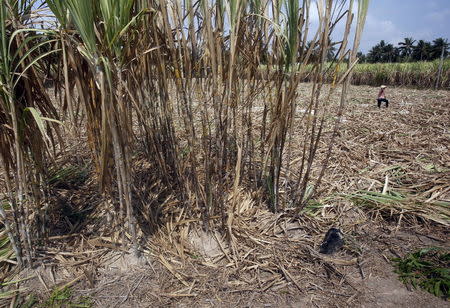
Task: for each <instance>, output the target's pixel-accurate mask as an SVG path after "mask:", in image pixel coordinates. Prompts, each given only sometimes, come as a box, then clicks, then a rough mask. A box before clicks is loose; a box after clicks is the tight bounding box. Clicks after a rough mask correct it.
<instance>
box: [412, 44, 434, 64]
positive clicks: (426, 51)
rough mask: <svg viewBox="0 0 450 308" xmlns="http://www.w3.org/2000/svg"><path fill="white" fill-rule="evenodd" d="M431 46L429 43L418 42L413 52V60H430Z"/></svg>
mask: <svg viewBox="0 0 450 308" xmlns="http://www.w3.org/2000/svg"><path fill="white" fill-rule="evenodd" d="M431 51H432V46H431V43H430V42H425V41H424V40H420V41H418V42H417V45H416V47H415V48H414V50H413V54H412V55H413V59H414V60H416V61H426V60H429V59H430V58H431Z"/></svg>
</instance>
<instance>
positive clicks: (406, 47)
mask: <svg viewBox="0 0 450 308" xmlns="http://www.w3.org/2000/svg"><path fill="white" fill-rule="evenodd" d="M415 42H416V40H414V39H413V38H412V37H405V38H404V40H403V42H398V45H400V47H399V50H400V55H401V56H402V58H403V59H404V60H405V61H408V62H409V61H411V54H412V52H413V50H414V47H415V46H414V43H415Z"/></svg>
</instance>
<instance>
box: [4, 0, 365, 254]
mask: <svg viewBox="0 0 450 308" xmlns="http://www.w3.org/2000/svg"><path fill="white" fill-rule="evenodd" d="M4 1H5V0H3V2H4ZM46 3H47V4H48V5H49V7H50V9H51V10H52V11H53V13H54V15H55V17H56V18H57V19H58V20H59V24H58V29H57V31H55V33H54V34H52V35H53V36H49V37H48V39H49V40H52V39H54V40H57V41H58V44H60V45H61V48H62V51H61V52H62V57H60V58H59V60H60V61H62V62H60V66H61V67H63V71H64V74H62V75H58V78H59V83H58V85H60V86H61V89H62V90H63V91H64V92H65V97H66V99H67V102H68V103H67V106H68V108H69V109H70V108H72V109H73V110H71V111H69V115H70V116H69V120H68V121H69V122H71V123H69V124H70V125H67V127H68V129H69V130H74V131H75V130H76V126H77V123H84V124H85V126H86V134H87V135H88V139H87V140H88V145H89V147H90V149H91V151H92V156H93V158H94V161H95V163H96V166H97V167H96V172H97V174H98V176H99V177H98V179H99V185H100V188H101V191H102V192H103V196H104V199H105V201H106V200H108V201H110V202H105V203H104V206H106V207H109V210H110V212H112V213H113V216H114V217H113V218H114V219H113V221H114V224H113V226H114V227H113V228H112V229H113V231H118V232H120V233H121V235H122V240H123V241H122V242H123V244H124V245H126V244H127V240H126V239H127V238H128V235H130V238H131V243H132V244H133V247H134V251H135V252H136V253H137V252H138V233H139V230H143V229H145V227H147V226H146V225H147V224H155V223H156V222H157V221H158V219H159V218H160V217H159V216H158V213H160V208H156V209H155V208H152V207H153V206H156V207H158V206H160V205H158V204H156V205H155V202H154V201H153V200H148V199H142V198H141V197H139V196H141V194H138V193H137V187H136V186H137V185H139V183H134V182H133V181H134V179H135V176H136V174H137V173H138V172H137V171H136V169H135V168H134V160H135V159H136V156H139V157H140V158H143V159H145V160H146V161H147V162H148V163H149V164H150V165H151V170H152V171H151V172H152V175H151V176H150V175H148V177H149V178H151V179H152V181H153V182H152V183H150V187H152V188H154V187H157V189H158V190H159V191H158V194H160V193H161V191H164V194H165V196H166V199H169V197H167V195H170V199H171V200H176V202H175V204H176V205H177V208H176V209H173V211H174V212H178V213H179V215H185V216H188V217H190V218H192V217H201V219H202V220H203V224H204V227H205V228H208V227H209V226H210V223H211V219H212V217H217V216H218V217H220V218H221V221H222V226H223V230H224V231H226V232H227V233H228V235H229V238H230V240H232V239H233V231H232V223H233V215H234V207H235V206H236V202H237V201H236V200H237V199H236V200H235V198H236V197H237V195H238V193H239V188H240V187H241V186H242V187H245V188H246V189H249V190H252V191H254V192H262V193H260V194H259V198H260V201H261V202H265V203H267V206H268V207H269V208H271V209H272V210H273V211H280V210H283V209H284V208H286V207H287V206H295V207H297V208H298V209H301V208H302V207H304V206H305V205H306V204H307V201H308V199H309V198H311V197H312V196H313V193H314V190H315V188H316V187H317V186H318V185H320V181H321V177H322V176H323V174H324V172H325V170H326V167H327V164H328V158H329V155H330V153H331V150H332V143H330V144H329V150H328V155H327V158H326V159H325V160H323V161H317V159H316V152H317V149H318V145H319V143H320V142H321V141H322V135H323V133H324V130H325V124H326V120H327V119H328V118H330V115H334V114H337V120H336V122H335V123H334V126H333V127H334V128H333V132H334V133H333V135H334V136H335V135H336V133H337V130H338V128H339V122H340V118H341V116H342V110H343V107H344V102H345V95H346V91H345V89H346V88H347V87H348V82H349V77H350V76H351V75H350V71H351V69H352V68H353V66H354V64H355V63H356V58H355V55H356V50H357V49H358V42H359V40H360V34H361V31H362V28H363V26H364V21H365V15H366V13H367V10H366V9H367V3H368V1H367V0H361V1H358V4H359V5H358V12H357V14H356V15H355V16H354V15H353V8H354V7H355V1H353V0H349V1H332V0H320V1H317V2H316V3H312V2H311V1H309V0H302V1H293V0H285V1H268V0H267V1H250V0H229V1H225V0H217V1H197V2H194V1H184V2H179V1H165V0H152V1H150V0H135V1H133V0H127V1H114V0H100V1H91V0H77V1H75V0H68V1H62V0H47V1H46ZM314 5H316V7H317V10H318V14H319V29H318V30H317V32H315V33H311V34H310V35H309V34H308V32H310V29H309V23H310V20H309V16H310V10H311V9H312V7H313V6H314ZM8 12H9V11H8ZM5 14H6V13H5ZM5 14H4V17H3V18H2V25H3V27H5V25H8V24H10V23H9V21H10V20H15V19H14V17H13V16H9V17H6V15H5ZM2 16H3V15H2ZM19 20H20V19H19ZM336 22H345V23H346V30H345V33H344V35H343V37H342V40H341V46H340V49H339V52H338V55H337V57H336V63H337V64H338V67H339V68H340V69H336V70H333V71H330V70H328V69H327V67H326V63H325V61H326V54H327V51H328V49H329V44H330V42H331V40H330V35H331V33H332V32H333V29H334V24H335V23H336ZM353 23H355V24H356V25H355V28H356V31H355V32H356V35H355V37H354V38H353V40H352V42H353V44H352V42H350V38H349V36H348V34H349V33H350V30H351V25H352V24H353ZM21 33H22V32H21ZM3 34H4V36H5V37H7V38H8V33H6V31H3ZM310 37H312V38H313V43H312V44H310V45H309V47H307V46H306V44H305V43H306V41H307V39H309V38H310ZM9 38H11V34H9ZM6 45H8V44H7V43H5V44H4V45H3V46H6ZM20 46H21V45H20ZM313 50H315V52H316V51H318V52H317V54H318V55H319V56H315V57H311V54H312V52H313ZM14 51H15V50H14ZM35 59H36V60H37V59H41V58H40V57H39V56H38V57H36V58H35ZM42 59H44V57H42ZM347 61H349V62H348V63H347ZM37 62H38V61H36V64H37ZM307 63H310V64H311V65H312V69H311V73H310V76H311V79H312V82H313V84H314V85H313V91H312V92H311V94H310V99H309V100H307V101H303V102H298V100H297V94H298V93H297V88H298V84H299V82H300V81H301V76H300V74H296V73H294V71H295V70H294V67H299V69H300V70H301V69H303V68H304V66H305V65H306V64H307ZM262 64H265V65H266V67H267V69H266V70H265V71H264V72H261V71H260V69H259V68H260V67H261V65H262ZM6 66H7V67H11V66H10V65H9V64H8V63H6ZM36 72H37V73H38V72H39V71H36ZM330 74H331V76H332V78H333V80H335V82H334V83H333V86H332V87H331V89H330V90H329V92H328V93H327V95H325V96H326V99H322V98H321V92H323V91H324V90H323V89H322V84H323V82H324V81H326V80H327V78H329V75H330ZM14 76H17V75H14ZM20 76H21V75H20ZM34 79H36V80H38V81H39V80H40V76H35V77H34ZM34 79H33V80H34ZM21 80H22V79H21ZM23 82H24V83H26V82H28V79H24V78H23ZM5 84H6V85H7V88H6V90H7V91H5V92H2V93H4V96H5V98H7V100H5V101H2V108H3V109H2V111H3V110H4V111H3V114H5V116H6V115H8V114H9V110H8V109H7V108H8V106H9V105H8V103H7V102H9V104H10V105H12V104H14V103H16V100H17V99H18V98H17V97H15V96H14V95H12V93H13V92H12V91H11V89H12V83H8V82H6V83H5ZM340 86H343V87H344V90H343V91H342V98H341V104H340V105H338V106H332V105H331V103H330V99H329V98H330V96H331V95H332V93H334V91H336V89H337V88H338V87H340ZM43 93H44V92H43ZM73 93H76V96H74V95H71V94H73ZM71 100H73V101H74V104H72V103H70V101H71ZM16 106H17V105H16ZM26 106H28V105H24V106H18V108H17V109H14V108H13V110H16V111H17V112H22V113H23V112H24V110H25V109H24V107H26ZM44 106H45V105H44ZM44 106H43V105H39V106H36V107H38V108H36V110H38V111H40V112H41V114H43V115H44V116H45V118H50V117H49V116H47V114H46V113H44V110H45V109H44ZM50 106H52V105H50ZM75 106H81V107H82V108H81V111H80V112H78V111H77V110H75V109H76V107H75ZM297 107H300V108H303V109H304V110H306V112H305V114H304V116H301V117H297V116H296V113H297V109H298V108H297ZM258 108H261V109H262V112H261V113H258V112H257V111H256V110H258ZM51 111H52V112H53V111H55V109H54V108H53V109H52V110H51ZM61 112H62V113H66V112H67V109H64V108H63V109H62V110H61ZM55 113H56V112H55ZM33 114H34V115H35V116H34V117H35V118H39V117H38V116H37V115H39V112H36V113H33ZM58 116H59V115H58V114H54V115H53V117H52V118H55V119H56V118H58ZM15 118H17V116H14V115H13V117H12V119H15ZM35 122H36V124H34V122H30V123H27V125H30V126H32V125H37V126H39V127H41V126H42V125H41V124H40V122H39V121H35ZM41 122H42V121H41ZM12 124H13V125H11V127H13V128H14V127H16V128H17V129H16V128H14V129H13V131H14V134H11V132H9V131H8V132H6V131H4V132H3V133H2V136H3V135H5V136H8V138H9V139H8V140H10V141H9V142H10V143H9V145H10V147H9V149H10V152H11V151H16V153H17V155H16V157H17V158H16V161H17V162H18V163H17V164H14V163H9V165H8V164H7V165H6V166H5V170H6V176H7V177H8V175H9V174H10V173H12V172H13V171H15V172H16V171H18V172H19V174H25V172H24V169H25V168H29V170H33V171H34V170H35V171H36V173H37V174H39V175H41V176H42V178H45V177H46V174H45V172H44V171H45V170H40V169H35V165H33V164H31V163H30V162H29V161H23V163H21V162H22V160H21V157H22V156H21V155H24V152H23V151H22V150H21V149H23V145H21V144H20V140H22V139H21V138H20V134H19V132H18V131H17V132H16V130H18V127H19V126H18V125H15V124H14V122H13V121H12ZM52 125H53V122H52ZM54 125H57V124H54ZM26 127H27V126H26ZM44 128H46V127H44ZM294 128H296V134H297V133H298V131H300V136H301V157H300V159H299V160H297V162H296V163H291V162H290V155H291V151H292V144H291V142H292V139H293V134H294ZM49 129H50V128H49V127H47V131H49ZM35 132H36V130H35ZM78 133H81V132H78ZM40 137H41V138H40V139H39V140H40V141H39V140H36V141H35V142H38V141H39V142H41V143H42V142H44V140H46V138H45V136H44V134H43V135H42V136H40ZM10 152H8V153H10ZM27 153H28V152H27ZM132 153H137V154H135V155H134V156H133V155H132ZM41 154H42V160H43V164H44V165H45V164H46V163H48V162H49V161H50V160H51V156H46V155H44V153H41ZM5 157H6V158H7V159H10V158H11V157H12V155H9V156H5ZM10 160H11V159H10ZM5 161H8V160H5ZM315 169H318V170H319V172H318V173H319V174H320V176H319V177H318V178H317V177H316V178H315V179H316V180H315V181H314V180H313V176H312V174H313V170H315ZM286 175H288V176H286ZM282 181H283V182H284V183H285V185H283V187H282V185H281V183H282ZM16 183H17V184H16V185H17V187H18V188H19V189H16V188H15V186H14V185H15V184H12V186H11V187H10V188H9V191H10V192H14V191H23V190H24V189H26V188H27V187H28V184H27V183H28V182H27V178H26V177H25V175H23V176H21V177H19V178H18V179H17V182H16ZM38 183H40V182H38ZM38 185H41V184H38ZM13 186H14V187H13ZM310 187H314V188H313V189H312V190H311V189H308V188H310ZM145 189H146V187H144V190H145ZM307 191H308V193H306V192H307ZM21 194H22V195H23V193H22V192H21V193H20V194H19V197H20V195H21ZM227 195H232V196H235V197H233V198H232V200H231V204H230V203H229V202H227V199H228V198H227V197H226V196H227ZM44 197H45V196H44ZM15 199H16V198H12V197H11V202H15V201H14V200H15ZM22 199H23V198H22ZM22 203H23V202H22ZM29 209H30V210H34V209H32V208H31V207H29ZM15 213H16V214H17V217H19V218H21V217H22V218H23V217H30V216H27V215H25V214H24V213H23V212H21V211H15ZM148 213H150V216H151V217H150V218H148V219H147V220H145V219H142V217H144V216H145V217H148ZM137 218H140V219H137ZM29 224H32V222H31V221H30V222H28V224H24V225H25V226H27V225H29ZM12 233H13V234H16V233H17V234H18V231H16V232H12ZM29 234H30V233H29ZM31 236H37V235H36V234H34V233H33V234H30V238H31ZM22 242H23V241H19V243H20V244H18V245H17V246H18V247H22V246H23V245H22ZM24 243H25V244H26V243H27V242H24ZM28 243H31V241H30V242H28ZM32 250H33V248H32V247H31V245H29V247H26V251H27V252H29V255H30V256H31V254H32Z"/></svg>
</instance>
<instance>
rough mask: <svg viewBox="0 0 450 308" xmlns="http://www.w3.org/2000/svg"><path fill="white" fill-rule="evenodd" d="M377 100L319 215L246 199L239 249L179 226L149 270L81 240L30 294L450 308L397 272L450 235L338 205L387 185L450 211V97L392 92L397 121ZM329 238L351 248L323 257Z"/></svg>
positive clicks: (133, 302) (51, 264) (364, 98)
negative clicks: (61, 290)
mask: <svg viewBox="0 0 450 308" xmlns="http://www.w3.org/2000/svg"><path fill="white" fill-rule="evenodd" d="M301 87H302V89H303V90H305V91H307V90H308V87H309V85H301ZM376 93H377V89H376V88H372V87H366V86H358V87H356V86H354V87H351V92H350V97H349V102H348V108H347V112H346V115H345V118H344V121H343V128H342V131H341V133H340V135H339V137H338V139H339V140H338V146H337V148H336V151H335V153H334V155H333V157H332V161H331V164H330V167H329V170H328V173H327V177H326V178H325V181H324V186H325V187H326V192H327V193H328V194H330V195H329V196H328V197H329V198H328V199H324V200H320V201H321V204H322V205H323V206H322V207H321V208H320V209H319V210H318V211H314V212H310V213H308V214H303V215H300V216H299V217H295V216H294V215H291V214H290V213H289V212H287V213H281V214H272V213H270V212H268V211H267V210H265V209H264V207H263V206H261V205H258V204H254V203H253V202H252V201H251V197H250V196H249V195H247V194H245V193H244V192H243V193H242V196H241V200H240V202H241V204H243V207H242V210H241V211H240V212H239V213H237V214H236V217H235V226H236V228H235V229H234V230H233V235H234V238H233V240H232V242H231V243H232V245H229V244H228V241H227V240H225V239H222V238H221V237H220V235H219V234H215V235H212V234H205V233H204V232H203V231H201V230H197V229H196V228H194V227H192V226H193V224H190V223H189V222H185V221H172V222H168V223H167V224H166V225H165V226H164V227H163V228H161V230H160V231H159V232H158V233H157V234H155V235H154V236H152V237H151V238H149V239H148V241H147V246H148V247H149V249H148V250H146V251H145V252H144V253H143V257H142V258H141V259H139V260H137V259H135V258H134V257H132V256H131V255H130V254H128V253H126V252H119V251H112V250H111V248H112V247H113V246H114V245H113V244H112V243H111V242H113V240H112V239H111V238H87V237H85V236H82V235H77V236H75V237H74V238H72V239H71V241H70V245H69V244H68V241H67V238H65V237H63V238H60V237H58V236H56V237H54V238H53V242H52V246H53V248H51V249H50V250H49V251H46V252H42V255H41V256H40V258H41V262H42V264H41V266H39V267H37V268H36V269H35V270H33V271H29V272H26V273H22V275H23V276H24V277H27V276H34V278H32V279H31V280H29V281H28V282H27V283H26V284H25V286H27V287H28V288H30V290H31V291H32V292H34V293H35V294H37V295H38V296H39V297H40V298H46V297H48V296H49V295H50V292H51V289H52V287H53V286H54V285H58V286H61V285H64V284H66V285H70V286H72V288H73V290H74V295H73V298H74V301H75V300H76V298H77V297H79V296H87V297H88V298H89V301H91V302H92V304H93V306H94V307H212V306H215V307H448V303H447V302H445V301H443V300H441V299H439V298H436V297H434V296H433V295H431V294H429V293H426V292H423V291H420V290H408V289H407V288H406V287H405V286H404V285H403V284H402V283H401V282H400V281H399V280H398V279H397V276H396V274H395V273H393V267H392V264H391V258H393V257H398V256H404V255H405V254H406V253H408V252H411V251H414V250H416V249H419V248H422V247H429V246H440V247H447V248H450V242H449V241H448V239H449V232H448V228H446V227H445V226H444V225H443V224H439V223H435V222H432V221H429V220H424V219H421V218H420V217H419V218H418V217H417V216H415V215H408V213H402V214H401V215H396V214H395V213H394V212H392V214H393V215H389V213H388V214H386V212H383V211H381V212H380V211H369V210H367V209H362V208H358V207H356V206H355V205H354V204H352V203H351V202H350V201H349V200H348V199H346V198H343V197H342V196H340V195H338V194H337V193H352V192H355V191H357V190H360V189H365V190H372V191H381V190H382V188H383V186H384V182H385V180H386V175H388V177H389V180H388V186H389V189H392V190H395V191H401V192H404V193H414V194H415V196H417V197H420V198H422V199H423V200H427V199H428V200H429V199H430V198H433V199H432V200H446V201H449V200H450V189H449V187H450V180H449V179H450V160H449V153H450V149H449V146H450V124H449V123H450V93H449V92H447V91H431V90H430V91H418V90H410V89H388V92H387V93H388V98H389V99H390V106H389V108H388V109H385V108H382V109H378V108H377V107H376V102H375V100H374V97H375V96H376ZM324 197H327V196H324ZM79 202H82V201H79ZM244 205H245V206H244ZM423 206H427V204H426V203H424V204H423ZM403 214H404V215H403ZM447 223H448V221H447ZM331 226H336V227H339V228H340V229H341V230H342V231H343V232H344V234H345V240H346V245H345V247H344V248H343V249H342V250H341V251H340V252H339V253H338V254H336V255H334V256H332V257H324V256H323V255H320V254H318V253H317V251H318V248H319V245H320V242H321V240H322V238H323V235H324V234H325V232H326V231H327V229H328V228H329V227H331ZM175 230H176V231H177V232H173V231H175ZM52 249H53V250H52ZM63 251H64V252H63Z"/></svg>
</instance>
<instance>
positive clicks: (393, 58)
mask: <svg viewBox="0 0 450 308" xmlns="http://www.w3.org/2000/svg"><path fill="white" fill-rule="evenodd" d="M449 48H450V44H449V43H448V40H446V39H444V38H442V37H440V38H437V39H435V40H433V42H432V43H430V42H427V41H424V40H418V41H417V40H415V39H413V38H412V37H405V39H404V40H403V41H401V42H398V45H397V47H395V46H394V45H393V44H390V43H386V42H385V41H384V40H381V41H380V42H379V43H378V44H376V45H375V46H373V47H372V48H371V49H370V50H369V52H368V53H367V54H366V55H365V54H363V53H362V52H359V53H358V57H359V58H360V60H361V61H360V62H368V63H396V62H418V61H433V60H437V59H439V58H441V56H443V57H444V58H447V57H448V54H449Z"/></svg>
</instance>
